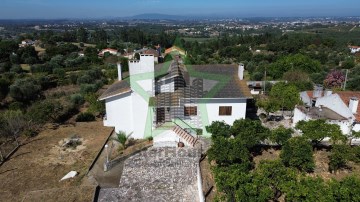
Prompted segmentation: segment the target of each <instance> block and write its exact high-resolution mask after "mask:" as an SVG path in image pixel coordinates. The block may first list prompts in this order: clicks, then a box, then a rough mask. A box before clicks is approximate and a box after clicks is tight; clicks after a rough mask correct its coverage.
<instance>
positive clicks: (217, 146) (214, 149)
mask: <svg viewBox="0 0 360 202" xmlns="http://www.w3.org/2000/svg"><path fill="white" fill-rule="evenodd" d="M207 154H208V157H209V160H210V161H215V162H216V164H217V165H218V166H220V167H224V166H230V165H232V164H239V165H241V167H242V170H243V172H244V171H249V170H250V169H251V167H252V164H251V162H250V153H249V151H248V149H247V148H246V147H245V145H244V144H243V142H242V141H241V140H240V139H237V138H236V139H226V138H224V137H218V138H216V139H214V141H213V144H212V146H211V148H210V149H209V150H208V152H207Z"/></svg>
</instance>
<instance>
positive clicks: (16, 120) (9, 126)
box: [0, 110, 29, 145]
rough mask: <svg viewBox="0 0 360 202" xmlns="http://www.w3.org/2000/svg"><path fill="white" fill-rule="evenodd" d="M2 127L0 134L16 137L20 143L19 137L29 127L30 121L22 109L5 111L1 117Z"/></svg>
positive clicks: (16, 140)
mask: <svg viewBox="0 0 360 202" xmlns="http://www.w3.org/2000/svg"><path fill="white" fill-rule="evenodd" d="M0 120H2V121H0V122H1V123H2V124H1V127H0V134H1V135H2V136H5V137H12V138H14V140H15V142H16V143H17V145H19V141H18V137H19V135H20V134H21V133H22V132H23V131H25V130H26V129H27V128H28V127H29V121H28V120H27V119H26V117H25V116H24V115H23V113H22V112H21V111H12V110H7V111H5V112H4V113H3V114H2V115H1V117H0Z"/></svg>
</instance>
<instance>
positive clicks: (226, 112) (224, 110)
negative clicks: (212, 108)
mask: <svg viewBox="0 0 360 202" xmlns="http://www.w3.org/2000/svg"><path fill="white" fill-rule="evenodd" d="M231 111H232V107H231V106H230V107H219V116H231Z"/></svg>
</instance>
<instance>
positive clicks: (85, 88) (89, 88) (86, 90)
mask: <svg viewBox="0 0 360 202" xmlns="http://www.w3.org/2000/svg"><path fill="white" fill-rule="evenodd" d="M97 90H98V88H97V86H96V84H81V85H80V92H81V93H82V94H90V93H95V92H96V91H97Z"/></svg>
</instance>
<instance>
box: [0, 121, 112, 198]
mask: <svg viewBox="0 0 360 202" xmlns="http://www.w3.org/2000/svg"><path fill="white" fill-rule="evenodd" d="M111 131H112V129H111V128H107V127H103V126H102V121H101V120H98V121H96V122H90V123H76V124H75V125H61V126H59V127H57V126H56V125H55V126H54V125H46V129H44V131H43V132H41V133H40V134H39V135H38V136H36V137H35V138H32V139H28V140H26V141H23V146H21V147H20V148H19V150H18V151H17V152H16V153H15V154H13V155H12V157H11V158H10V159H9V160H8V161H7V162H5V163H4V164H3V165H2V166H1V167H0V182H1V183H0V201H91V200H92V197H93V193H94V189H95V186H94V184H92V183H89V181H88V179H87V177H86V172H87V170H88V168H89V166H90V165H91V163H92V161H93V160H94V158H95V157H96V155H97V153H98V152H99V150H100V149H101V147H102V146H103V144H104V142H105V140H106V139H107V137H108V136H109V134H110V132H111ZM73 135H77V136H78V137H79V138H80V140H81V142H82V143H81V145H79V146H77V147H75V148H64V147H62V145H63V143H64V140H65V139H66V138H69V137H71V136H73ZM72 170H74V171H77V172H78V173H79V174H78V175H77V176H76V177H75V178H73V179H70V180H65V181H61V182H60V181H59V180H60V179H61V178H62V177H63V176H64V175H65V174H67V173H68V172H70V171H72Z"/></svg>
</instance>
